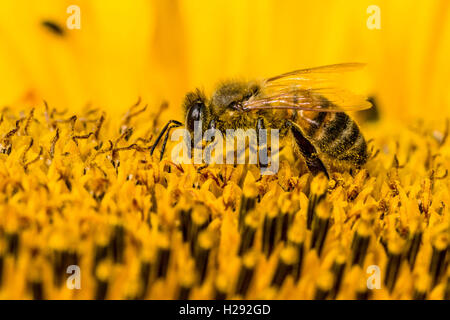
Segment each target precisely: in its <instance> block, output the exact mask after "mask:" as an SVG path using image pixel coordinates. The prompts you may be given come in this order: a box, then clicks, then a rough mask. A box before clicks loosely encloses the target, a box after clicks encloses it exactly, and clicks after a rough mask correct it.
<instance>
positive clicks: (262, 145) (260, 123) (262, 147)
mask: <svg viewBox="0 0 450 320" xmlns="http://www.w3.org/2000/svg"><path fill="white" fill-rule="evenodd" d="M265 128H266V127H265V125H264V119H263V118H258V120H256V134H257V136H256V139H257V142H258V148H259V154H258V164H259V167H260V168H266V167H267V165H268V164H269V163H268V156H269V155H268V153H267V135H266V136H265V141H261V138H260V134H259V131H260V130H263V129H265ZM263 140H264V139H263ZM262 154H263V155H264V154H265V155H267V161H265V162H267V163H263V162H262V161H261V155H262Z"/></svg>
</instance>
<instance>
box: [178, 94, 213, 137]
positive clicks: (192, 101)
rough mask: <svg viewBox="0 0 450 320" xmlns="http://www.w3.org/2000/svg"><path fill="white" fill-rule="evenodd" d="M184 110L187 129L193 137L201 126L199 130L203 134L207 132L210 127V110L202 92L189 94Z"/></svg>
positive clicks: (185, 99) (185, 100)
mask: <svg viewBox="0 0 450 320" xmlns="http://www.w3.org/2000/svg"><path fill="white" fill-rule="evenodd" d="M183 105H184V110H185V115H186V118H185V119H186V122H185V124H186V129H187V130H188V131H189V133H190V134H191V136H192V135H193V133H194V129H195V127H196V126H198V125H201V127H200V128H199V129H200V130H201V133H202V134H203V132H204V131H205V129H206V127H207V126H208V119H209V114H208V109H207V107H206V105H207V99H206V96H205V95H204V94H203V93H202V92H201V91H200V90H196V91H194V92H189V93H188V94H187V95H186V97H185V98H184V104H183Z"/></svg>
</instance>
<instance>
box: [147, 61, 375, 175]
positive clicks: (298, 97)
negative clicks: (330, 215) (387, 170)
mask: <svg viewBox="0 0 450 320" xmlns="http://www.w3.org/2000/svg"><path fill="white" fill-rule="evenodd" d="M363 66H364V65H363V64H360V63H344V64H335V65H329V66H322V67H317V68H310V69H302V70H295V71H292V72H288V73H284V74H281V75H278V76H275V77H272V78H268V79H265V80H262V81H226V82H223V83H222V84H220V85H219V86H218V87H217V89H216V90H215V92H214V93H213V95H212V97H211V98H210V99H208V98H207V97H206V96H205V94H204V93H203V92H202V91H200V90H199V89H197V90H195V91H192V92H189V93H187V95H186V96H185V99H184V104H183V106H184V110H185V127H186V129H187V130H188V131H189V132H190V133H191V135H192V133H193V132H194V126H195V123H198V122H199V121H201V123H202V128H201V129H202V133H204V132H205V131H206V130H208V129H216V130H219V131H221V132H223V133H225V131H226V129H243V130H246V129H250V128H253V129H256V131H257V132H258V130H260V129H278V130H279V137H280V139H282V141H287V142H291V144H292V145H293V147H294V150H295V151H296V152H298V153H299V154H300V155H301V156H302V157H303V158H304V160H305V163H306V165H307V167H308V169H309V171H310V172H311V174H313V175H317V174H319V173H320V172H323V173H324V174H325V175H327V176H328V171H327V167H328V168H331V167H332V166H334V167H342V166H344V167H350V168H351V167H356V168H359V167H361V166H362V165H364V164H365V163H366V161H367V159H368V152H367V144H366V141H365V139H364V136H363V135H362V133H361V131H360V129H359V127H358V125H357V124H356V122H355V121H353V120H352V119H351V118H350V116H349V115H347V113H346V112H350V111H358V110H364V109H369V108H370V107H371V104H370V102H368V101H367V100H366V99H364V97H361V96H359V95H356V94H353V93H351V92H349V91H347V90H345V89H342V88H340V87H339V86H338V85H336V81H335V76H337V75H339V74H341V73H343V72H347V71H353V70H357V69H360V68H361V67H363ZM182 125H183V124H182V123H181V122H179V121H176V120H171V121H169V122H168V123H167V124H166V126H165V127H164V128H163V130H162V131H161V133H160V135H159V136H158V138H157V140H156V141H155V144H154V145H153V146H152V148H151V154H153V151H154V150H155V148H156V146H157V145H158V143H159V141H160V140H161V139H162V136H163V135H164V133H166V136H165V138H164V141H163V145H162V150H161V158H162V156H163V154H164V150H165V146H166V143H167V140H168V133H169V130H170V129H171V128H173V127H179V126H182ZM325 164H327V166H326V165H325Z"/></svg>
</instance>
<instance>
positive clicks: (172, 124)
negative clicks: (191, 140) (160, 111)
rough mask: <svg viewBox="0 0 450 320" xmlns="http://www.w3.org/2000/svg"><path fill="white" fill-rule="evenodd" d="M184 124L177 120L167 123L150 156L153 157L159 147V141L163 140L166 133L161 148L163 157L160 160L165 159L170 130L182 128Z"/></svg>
mask: <svg viewBox="0 0 450 320" xmlns="http://www.w3.org/2000/svg"><path fill="white" fill-rule="evenodd" d="M182 125H183V124H182V123H181V122H179V121H176V120H169V122H167V124H166V125H165V126H164V128H163V129H162V130H161V132H160V134H159V136H158V138H156V141H155V143H154V144H153V146H152V148H151V149H150V155H153V152H154V151H155V149H156V146H157V145H158V143H159V141H160V140H161V138H162V136H163V135H164V133H166V136H165V137H164V141H163V145H162V147H161V156H160V159H162V158H163V155H164V151H165V149H166V144H167V140H168V139H169V132H170V129H172V128H176V127H181V126H182Z"/></svg>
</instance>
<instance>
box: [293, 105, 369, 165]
mask: <svg viewBox="0 0 450 320" xmlns="http://www.w3.org/2000/svg"><path fill="white" fill-rule="evenodd" d="M296 122H297V123H298V124H299V125H300V127H301V128H302V130H303V133H304V134H305V136H306V137H307V138H308V139H309V140H310V141H311V143H312V144H313V145H314V146H315V147H316V148H318V149H319V150H320V151H321V152H322V153H325V154H326V155H328V156H330V157H332V158H333V159H337V160H341V161H349V162H351V163H352V164H354V165H357V166H360V165H363V164H364V163H365V162H366V161H367V157H368V155H367V145H366V141H365V139H364V136H363V135H362V133H361V131H360V130H359V128H358V125H357V124H356V123H355V121H353V120H352V119H351V118H350V117H349V116H348V115H347V114H346V113H343V112H307V111H299V114H298V119H297V121H296Z"/></svg>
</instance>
